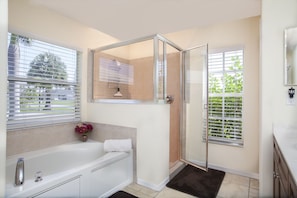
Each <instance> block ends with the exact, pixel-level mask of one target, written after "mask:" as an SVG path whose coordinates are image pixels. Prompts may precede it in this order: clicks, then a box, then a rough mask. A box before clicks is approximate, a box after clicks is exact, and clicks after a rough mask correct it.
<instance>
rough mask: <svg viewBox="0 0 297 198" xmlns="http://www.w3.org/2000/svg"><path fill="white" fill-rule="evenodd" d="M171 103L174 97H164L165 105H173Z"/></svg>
mask: <svg viewBox="0 0 297 198" xmlns="http://www.w3.org/2000/svg"><path fill="white" fill-rule="evenodd" d="M173 101H174V97H173V96H170V95H168V96H167V97H166V103H167V104H171V103H173Z"/></svg>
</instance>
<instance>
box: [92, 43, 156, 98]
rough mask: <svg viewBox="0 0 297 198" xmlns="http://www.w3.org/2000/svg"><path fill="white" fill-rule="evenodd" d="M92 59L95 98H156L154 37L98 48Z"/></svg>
mask: <svg viewBox="0 0 297 198" xmlns="http://www.w3.org/2000/svg"><path fill="white" fill-rule="evenodd" d="M93 61H94V68H93V70H94V72H93V99H94V100H97V99H132V100H143V101H153V100H154V83H153V82H154V43H153V40H147V41H142V42H137V43H132V44H127V45H124V46H119V47H114V48H112V49H107V50H102V51H97V52H95V53H94V60H93Z"/></svg>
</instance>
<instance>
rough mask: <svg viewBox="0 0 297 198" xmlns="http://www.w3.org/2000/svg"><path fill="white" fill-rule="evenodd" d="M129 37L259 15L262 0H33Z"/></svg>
mask: <svg viewBox="0 0 297 198" xmlns="http://www.w3.org/2000/svg"><path fill="white" fill-rule="evenodd" d="M31 1H32V3H34V4H38V5H41V6H46V7H48V8H49V9H51V10H54V11H56V12H58V13H60V14H62V15H64V16H67V17H70V18H73V19H75V20H77V21H79V22H81V23H83V24H85V25H87V26H89V27H92V28H95V29H97V30H99V31H101V32H103V33H106V34H108V35H110V36H113V37H115V38H117V39H119V40H129V39H134V38H138V37H142V36H147V35H151V34H156V33H159V34H167V33H172V32H177V31H181V30H185V29H190V28H197V27H203V26H207V25H212V24H216V23H222V22H227V21H233V20H238V19H242V18H247V17H252V16H258V15H260V13H261V0H31Z"/></svg>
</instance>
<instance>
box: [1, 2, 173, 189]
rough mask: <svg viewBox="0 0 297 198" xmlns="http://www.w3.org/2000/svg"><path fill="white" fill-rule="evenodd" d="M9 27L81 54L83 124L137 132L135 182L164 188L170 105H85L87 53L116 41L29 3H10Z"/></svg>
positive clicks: (167, 156) (86, 103)
mask: <svg viewBox="0 0 297 198" xmlns="http://www.w3.org/2000/svg"><path fill="white" fill-rule="evenodd" d="M8 25H9V31H13V32H15V33H20V34H22V35H25V36H31V37H33V38H36V39H40V40H43V41H47V42H51V43H54V44H59V45H62V46H65V47H71V48H74V49H78V50H80V51H82V53H83V56H82V74H81V78H82V88H81V91H82V101H81V106H82V107H83V108H82V120H83V121H92V122H96V123H106V124H112V125H119V126H127V127H132V128H136V129H137V151H138V153H137V176H138V180H139V182H142V183H143V184H146V185H148V186H150V187H152V188H154V189H159V188H160V187H163V186H164V185H165V184H166V182H167V180H168V175H169V170H168V167H169V105H160V104H135V105H131V104H130V105H127V104H118V105H117V104H94V103H88V102H87V89H88V87H87V67H88V58H89V56H88V49H94V48H97V47H100V46H103V45H107V44H111V43H114V42H117V40H116V39H114V38H112V37H110V36H108V35H105V34H103V33H101V32H99V31H96V30H94V29H91V28H88V27H86V26H83V25H81V24H79V23H77V22H76V21H73V20H70V19H68V18H66V17H63V16H61V15H57V14H55V13H53V12H51V11H49V10H46V9H44V8H42V7H39V6H36V5H34V4H31V1H30V0H22V1H19V0H9V23H8ZM2 79H3V78H2ZM3 85H5V83H3ZM3 109H4V108H3ZM4 116H5V115H4ZM3 120H5V119H3ZM1 130H2V129H1ZM156 154H157V155H156ZM155 161H157V162H158V163H153V162H155Z"/></svg>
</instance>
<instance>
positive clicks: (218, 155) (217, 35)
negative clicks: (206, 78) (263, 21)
mask: <svg viewBox="0 0 297 198" xmlns="http://www.w3.org/2000/svg"><path fill="white" fill-rule="evenodd" d="M259 20H260V19H259V17H253V18H248V19H243V20H240V21H234V22H230V23H224V24H219V25H214V26H210V27H206V28H200V29H198V28H197V29H190V30H186V31H181V32H178V33H172V34H168V35H165V36H166V37H167V38H168V39H170V40H172V41H173V42H175V43H177V44H178V45H179V46H181V47H182V48H184V49H186V48H191V47H194V46H198V45H201V44H205V43H208V44H209V51H212V50H214V49H221V48H232V47H238V46H242V47H244V96H243V97H244V99H243V104H244V107H243V137H244V147H243V148H240V147H233V146H224V145H218V144H209V154H208V155H209V156H208V158H209V164H210V165H213V166H217V167H219V168H222V169H226V170H227V171H231V172H237V173H240V174H243V175H248V176H251V177H258V173H259V45H260V43H259ZM183 35H187V36H183Z"/></svg>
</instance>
